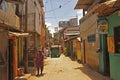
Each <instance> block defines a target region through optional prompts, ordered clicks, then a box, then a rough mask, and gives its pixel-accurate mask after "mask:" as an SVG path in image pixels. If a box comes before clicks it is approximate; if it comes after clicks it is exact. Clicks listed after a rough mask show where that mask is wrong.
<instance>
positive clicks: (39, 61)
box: [35, 49, 44, 76]
mask: <svg viewBox="0 0 120 80" xmlns="http://www.w3.org/2000/svg"><path fill="white" fill-rule="evenodd" d="M35 64H36V68H37V76H39V75H42V74H43V68H44V50H43V49H42V50H39V51H37V53H36V59H35ZM40 70H41V72H39V71H40Z"/></svg>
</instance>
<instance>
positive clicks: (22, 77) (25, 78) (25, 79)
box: [15, 74, 31, 80]
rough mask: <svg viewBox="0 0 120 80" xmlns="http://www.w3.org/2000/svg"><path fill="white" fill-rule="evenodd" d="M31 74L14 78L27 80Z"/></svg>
mask: <svg viewBox="0 0 120 80" xmlns="http://www.w3.org/2000/svg"><path fill="white" fill-rule="evenodd" d="M30 76H31V74H25V75H23V76H18V77H16V78H15V80H29V78H30Z"/></svg>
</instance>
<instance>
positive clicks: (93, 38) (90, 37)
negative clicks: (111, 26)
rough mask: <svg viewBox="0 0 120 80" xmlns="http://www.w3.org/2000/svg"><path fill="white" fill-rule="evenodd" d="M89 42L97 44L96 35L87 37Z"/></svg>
mask: <svg viewBox="0 0 120 80" xmlns="http://www.w3.org/2000/svg"><path fill="white" fill-rule="evenodd" d="M87 41H88V42H89V43H91V42H95V41H96V37H95V34H91V35H89V36H87Z"/></svg>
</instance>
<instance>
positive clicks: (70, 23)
mask: <svg viewBox="0 0 120 80" xmlns="http://www.w3.org/2000/svg"><path fill="white" fill-rule="evenodd" d="M77 25H78V21H77V18H71V19H69V21H59V28H65V27H69V26H77Z"/></svg>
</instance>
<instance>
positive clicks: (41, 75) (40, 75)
mask: <svg viewBox="0 0 120 80" xmlns="http://www.w3.org/2000/svg"><path fill="white" fill-rule="evenodd" d="M45 74H46V73H43V74H39V75H36V77H43V76H44V75H45Z"/></svg>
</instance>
